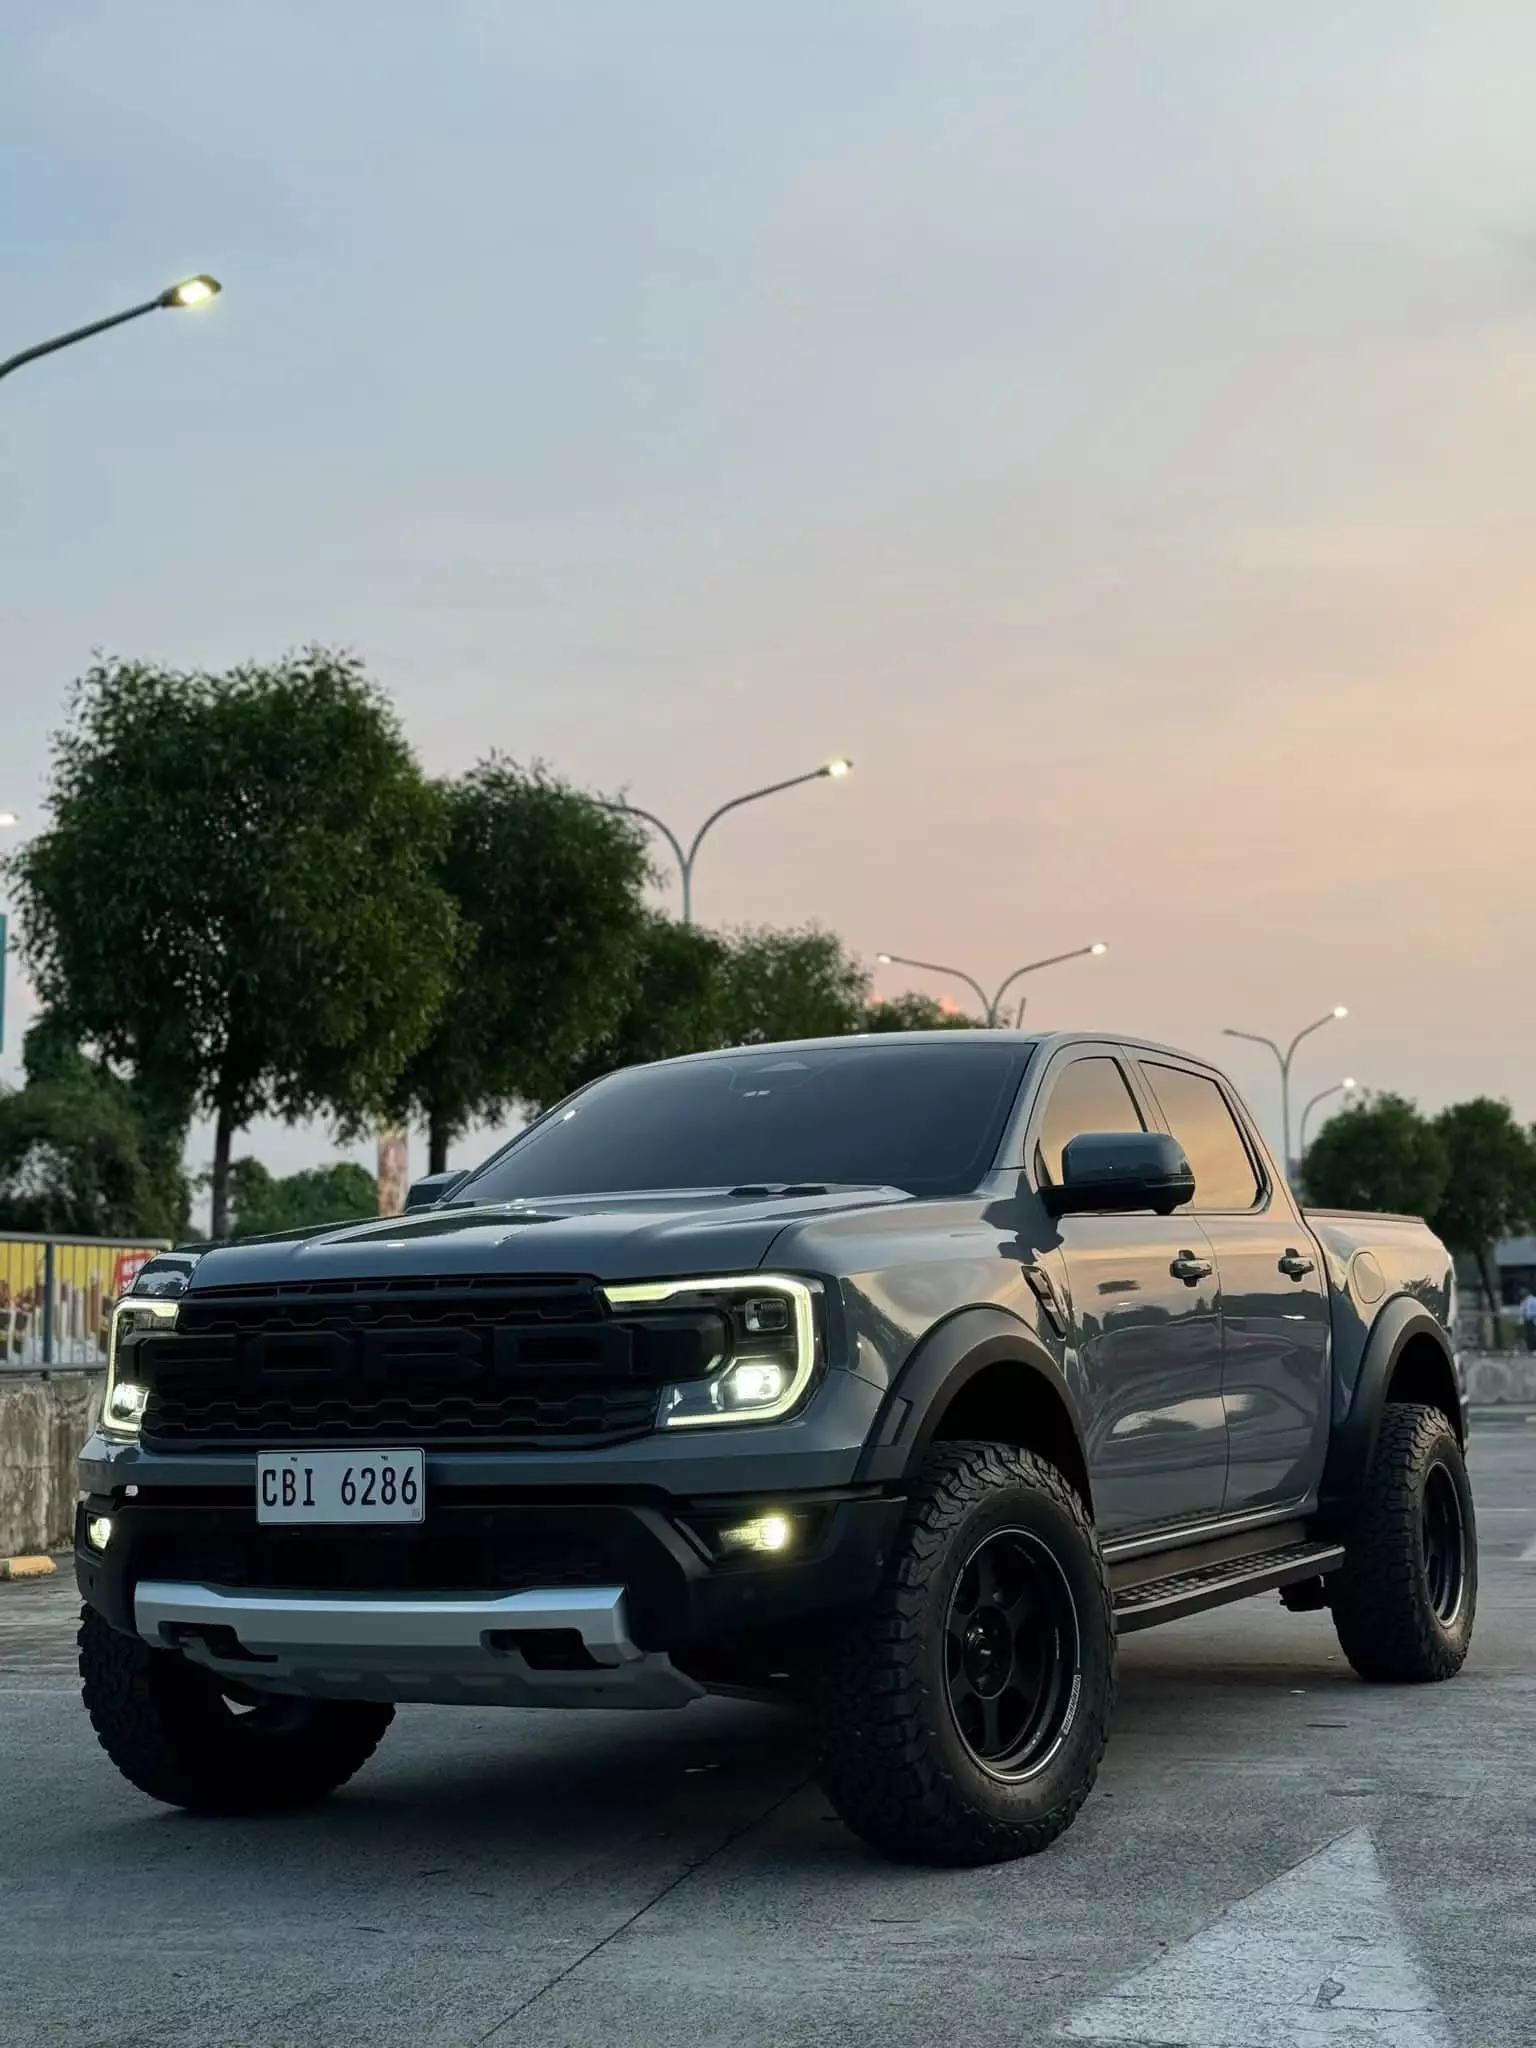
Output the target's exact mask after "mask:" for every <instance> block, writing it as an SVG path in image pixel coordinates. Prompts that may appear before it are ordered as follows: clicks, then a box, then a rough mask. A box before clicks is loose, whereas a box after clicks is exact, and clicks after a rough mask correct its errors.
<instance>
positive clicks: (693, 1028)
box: [541, 913, 728, 1106]
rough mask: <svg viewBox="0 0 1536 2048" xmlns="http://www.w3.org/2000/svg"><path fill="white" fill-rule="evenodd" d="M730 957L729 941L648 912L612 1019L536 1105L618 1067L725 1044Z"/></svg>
mask: <svg viewBox="0 0 1536 2048" xmlns="http://www.w3.org/2000/svg"><path fill="white" fill-rule="evenodd" d="M727 956H728V948H727V945H726V942H725V941H724V940H723V939H721V938H719V937H717V936H716V934H715V933H713V932H709V931H705V930H703V929H702V928H701V927H700V926H698V925H696V924H675V923H674V922H673V921H672V920H671V919H670V918H666V917H659V916H657V915H655V914H654V913H648V914H647V917H646V922H645V926H644V929H643V931H642V934H641V939H640V944H639V947H638V949H637V951H636V954H635V957H634V959H633V961H632V962H631V964H630V967H629V970H628V972H627V974H626V975H625V977H624V982H623V1008H622V1010H621V1011H620V1013H619V1016H618V1018H617V1020H616V1021H615V1023H614V1025H613V1027H612V1029H611V1030H609V1031H608V1032H606V1033H605V1034H604V1035H603V1037H602V1038H600V1039H599V1040H598V1041H597V1042H596V1043H595V1044H593V1045H591V1046H589V1047H587V1048H586V1049H585V1051H584V1052H583V1053H582V1054H581V1055H580V1057H579V1058H577V1059H576V1060H574V1061H573V1062H572V1063H571V1065H570V1066H569V1067H568V1068H567V1069H566V1071H565V1073H564V1074H563V1075H562V1076H560V1077H559V1080H558V1083H557V1085H555V1086H554V1087H553V1088H552V1089H551V1090H550V1092H549V1093H548V1094H547V1095H546V1096H544V1097H542V1098H541V1106H547V1104H548V1103H549V1102H551V1101H553V1100H554V1099H555V1098H556V1097H557V1096H560V1095H564V1094H566V1093H567V1092H568V1091H569V1090H570V1089H572V1088H578V1087H581V1086H583V1085H584V1084H585V1083H586V1082H588V1081H595V1080H596V1079H598V1077H599V1076H600V1075H603V1074H611V1073H613V1072H614V1071H615V1069H617V1068H619V1067H634V1066H641V1065H643V1064H645V1063H646V1062H647V1061H649V1060H670V1059H677V1058H678V1057H679V1056H680V1055H682V1054H683V1053H689V1052H707V1051H709V1050H710V1049H711V1048H712V1047H714V1046H717V1045H724V1044H725V1043H726V1025H725V968H726V960H727Z"/></svg>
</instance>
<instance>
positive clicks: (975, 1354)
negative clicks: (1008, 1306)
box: [855, 1308, 1087, 1484]
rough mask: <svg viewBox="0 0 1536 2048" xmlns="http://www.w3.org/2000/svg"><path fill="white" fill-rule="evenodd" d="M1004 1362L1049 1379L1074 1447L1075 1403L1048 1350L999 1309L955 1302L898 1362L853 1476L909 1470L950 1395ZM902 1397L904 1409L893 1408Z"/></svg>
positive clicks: (901, 1474)
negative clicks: (954, 1311)
mask: <svg viewBox="0 0 1536 2048" xmlns="http://www.w3.org/2000/svg"><path fill="white" fill-rule="evenodd" d="M1004 1363H1008V1364H1013V1365H1016V1366H1018V1367H1019V1369H1020V1370H1021V1372H1025V1373H1030V1374H1032V1375H1033V1376H1034V1377H1035V1378H1036V1379H1037V1380H1039V1381H1041V1382H1042V1383H1043V1384H1044V1385H1045V1386H1047V1387H1049V1389H1050V1391H1051V1392H1052V1393H1053V1394H1054V1395H1055V1396H1056V1398H1057V1399H1058V1400H1059V1401H1060V1402H1061V1403H1062V1404H1063V1406H1064V1407H1065V1409H1066V1411H1067V1414H1068V1416H1069V1417H1070V1418H1071V1421H1072V1429H1073V1433H1074V1434H1075V1435H1076V1437H1077V1442H1078V1449H1079V1452H1082V1451H1083V1434H1082V1428H1081V1425H1080V1424H1079V1421H1078V1417H1077V1404H1076V1403H1075V1402H1074V1401H1073V1399H1072V1395H1071V1393H1070V1391H1069V1389H1068V1387H1067V1383H1066V1380H1065V1379H1064V1378H1063V1376H1062V1373H1061V1369H1060V1367H1059V1366H1058V1365H1057V1364H1056V1362H1055V1360H1054V1359H1053V1358H1052V1357H1051V1355H1050V1353H1049V1352H1048V1351H1047V1350H1046V1349H1045V1348H1044V1346H1043V1345H1041V1344H1040V1343H1039V1342H1038V1341H1037V1340H1036V1339H1035V1338H1034V1337H1033V1336H1032V1335H1031V1333H1030V1331H1029V1330H1028V1328H1027V1327H1026V1326H1025V1325H1024V1324H1023V1323H1021V1322H1020V1321H1019V1319H1018V1318H1017V1316H1011V1315H1009V1314H1008V1312H1007V1311H1006V1310H1005V1309H1000V1308H972V1309H962V1310H961V1311H960V1312H959V1313H958V1314H957V1315H953V1316H950V1317H949V1318H948V1319H947V1320H946V1321H944V1322H942V1323H940V1324H939V1325H938V1327H937V1328H936V1329H934V1330H933V1331H931V1332H930V1334H929V1335H928V1336H927V1337H925V1338H924V1339H923V1341H922V1343H921V1344H919V1345H918V1346H917V1348H916V1350H915V1351H914V1352H913V1353H912V1355H911V1357H910V1358H909V1359H908V1360H907V1362H906V1364H905V1365H904V1366H903V1367H902V1369H901V1371H900V1373H899V1374H898V1375H897V1377H896V1381H895V1383H894V1385H893V1386H892V1387H891V1389H890V1391H889V1393H888V1394H887V1395H886V1397H885V1401H884V1403H883V1404H882V1407H881V1410H880V1414H879V1416H878V1418H877V1420H876V1424H875V1428H874V1430H873V1431H872V1432H871V1437H870V1443H869V1447H868V1448H867V1449H866V1451H865V1453H864V1455H863V1457H862V1458H861V1459H860V1461H859V1466H858V1470H857V1472H856V1474H855V1478H856V1479H858V1480H860V1481H874V1482H877V1483H886V1484H888V1483H890V1482H891V1481H893V1480H902V1479H905V1478H907V1477H909V1476H910V1474H912V1473H913V1472H915V1471H916V1470H917V1468H918V1466H919V1465H920V1464H921V1463H922V1461H923V1459H924V1457H925V1456H926V1455H927V1452H928V1446H929V1445H930V1444H931V1443H932V1441H933V1436H934V1431H935V1430H936V1429H937V1427H938V1424H939V1419H940V1417H941V1416H942V1415H943V1413H944V1410H945V1409H946V1408H947V1407H948V1406H949V1404H950V1402H951V1401H952V1400H953V1399H954V1397H955V1395H956V1394H958V1393H959V1392H960V1391H961V1389H962V1388H963V1387H965V1386H966V1385H968V1384H969V1382H970V1381H971V1380H973V1379H975V1377H976V1376H977V1374H978V1373H982V1372H985V1371H986V1370H987V1368H988V1366H992V1365H999V1364H1004ZM903 1403H905V1404H906V1412H905V1413H904V1414H901V1413H899V1411H900V1409H901V1406H902V1404H903ZM893 1418H896V1419H893ZM1086 1463H1087V1458H1086V1453H1084V1464H1085V1466H1086Z"/></svg>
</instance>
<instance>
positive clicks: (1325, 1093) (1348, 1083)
mask: <svg viewBox="0 0 1536 2048" xmlns="http://www.w3.org/2000/svg"><path fill="white" fill-rule="evenodd" d="M1357 1085H1358V1084H1357V1083H1356V1081H1355V1079H1354V1076H1353V1075H1351V1074H1346V1075H1345V1076H1344V1079H1343V1080H1342V1081H1335V1082H1334V1084H1333V1086H1332V1087H1331V1088H1320V1089H1319V1090H1318V1092H1317V1093H1316V1095H1314V1096H1313V1098H1312V1100H1311V1101H1310V1102H1309V1103H1308V1104H1307V1106H1306V1108H1305V1109H1304V1110H1303V1111H1302V1112H1301V1133H1300V1135H1301V1161H1302V1165H1303V1166H1305V1164H1306V1158H1307V1118H1308V1117H1309V1116H1310V1115H1311V1114H1312V1112H1313V1110H1314V1109H1316V1107H1317V1105H1318V1104H1319V1103H1320V1102H1326V1101H1327V1100H1328V1099H1329V1097H1330V1096H1333V1095H1353V1094H1354V1092H1355V1089H1356V1086H1357Z"/></svg>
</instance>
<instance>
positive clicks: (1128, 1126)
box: [1035, 1055, 1146, 1187]
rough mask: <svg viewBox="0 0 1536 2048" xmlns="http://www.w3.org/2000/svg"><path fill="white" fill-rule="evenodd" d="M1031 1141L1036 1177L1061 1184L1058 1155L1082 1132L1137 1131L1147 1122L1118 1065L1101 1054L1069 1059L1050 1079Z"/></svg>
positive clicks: (1050, 1183)
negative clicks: (1048, 1091) (1033, 1141)
mask: <svg viewBox="0 0 1536 2048" xmlns="http://www.w3.org/2000/svg"><path fill="white" fill-rule="evenodd" d="M1050 1091H1051V1092H1050V1094H1049V1096H1048V1097H1047V1098H1046V1104H1045V1115H1044V1116H1043V1117H1042V1118H1041V1120H1040V1131H1039V1136H1038V1138H1037V1139H1036V1141H1035V1178H1036V1179H1037V1180H1039V1181H1041V1182H1043V1183H1045V1184H1047V1185H1049V1186H1051V1187H1057V1186H1059V1185H1060V1183H1061V1154H1062V1149H1063V1147H1064V1146H1066V1145H1068V1144H1069V1143H1070V1142H1071V1141H1072V1139H1073V1138H1080V1137H1082V1135H1083V1134H1084V1132H1085V1131H1141V1130H1145V1129H1146V1125H1145V1124H1144V1123H1143V1122H1142V1120H1141V1112H1140V1110H1138V1109H1137V1107H1136V1102H1135V1098H1134V1097H1133V1096H1132V1094H1131V1091H1130V1087H1129V1085H1128V1084H1127V1082H1126V1078H1125V1076H1124V1074H1122V1073H1121V1071H1120V1068H1119V1064H1118V1063H1117V1062H1116V1061H1115V1060H1112V1059H1109V1058H1107V1057H1105V1056H1103V1055H1092V1056H1090V1057H1089V1058H1087V1059H1081V1060H1073V1062H1072V1064H1071V1065H1070V1066H1068V1067H1063V1068H1061V1069H1060V1070H1059V1071H1058V1072H1057V1073H1056V1075H1055V1076H1054V1077H1053V1078H1052V1080H1051V1082H1050Z"/></svg>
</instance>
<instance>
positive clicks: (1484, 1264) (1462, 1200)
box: [1428, 1095, 1536, 1308]
mask: <svg viewBox="0 0 1536 2048" xmlns="http://www.w3.org/2000/svg"><path fill="white" fill-rule="evenodd" d="M1435 1131H1436V1134H1437V1135H1438V1137H1439V1139H1440V1142H1441V1144H1442V1145H1443V1146H1444V1148H1445V1156H1446V1163H1447V1173H1446V1179H1445V1186H1444V1189H1443V1191H1442V1193H1441V1195H1440V1198H1439V1200H1438V1201H1437V1202H1435V1203H1434V1204H1433V1205H1432V1207H1431V1209H1430V1210H1429V1211H1428V1215H1429V1221H1430V1223H1431V1225H1432V1226H1433V1228H1434V1230H1435V1232H1436V1234H1437V1235H1438V1236H1439V1237H1441V1238H1443V1239H1444V1241H1445V1243H1446V1244H1448V1245H1449V1246H1450V1248H1451V1250H1452V1251H1455V1252H1467V1253H1469V1254H1471V1256H1472V1257H1474V1258H1475V1259H1476V1260H1477V1264H1478V1270H1479V1271H1480V1272H1481V1274H1482V1276H1483V1285H1484V1287H1485V1288H1486V1289H1487V1290H1488V1304H1489V1306H1490V1308H1496V1307H1497V1306H1498V1301H1499V1281H1498V1268H1497V1261H1496V1259H1495V1257H1494V1247H1495V1246H1496V1245H1497V1243H1498V1241H1499V1239H1500V1238H1501V1237H1512V1236H1514V1235H1515V1234H1516V1233H1517V1232H1519V1231H1522V1230H1526V1229H1529V1228H1530V1227H1531V1225H1532V1224H1533V1223H1536V1139H1533V1138H1532V1135H1531V1133H1530V1132H1529V1131H1526V1130H1524V1129H1523V1128H1522V1127H1521V1126H1520V1125H1519V1124H1518V1123H1516V1121H1515V1119H1514V1115H1513V1113H1512V1112H1511V1110H1510V1107H1509V1104H1508V1103H1507V1102H1494V1101H1493V1100H1491V1099H1490V1098H1489V1097H1488V1096H1486V1095H1480V1096H1477V1097H1476V1098H1475V1099H1474V1100H1473V1101H1471V1102H1455V1103H1452V1104H1451V1106H1450V1108H1449V1109H1444V1110H1442V1111H1441V1112H1440V1114H1439V1116H1437V1117H1436V1118H1435Z"/></svg>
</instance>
